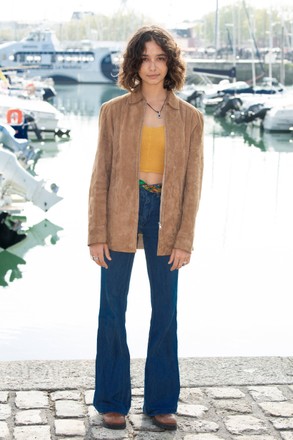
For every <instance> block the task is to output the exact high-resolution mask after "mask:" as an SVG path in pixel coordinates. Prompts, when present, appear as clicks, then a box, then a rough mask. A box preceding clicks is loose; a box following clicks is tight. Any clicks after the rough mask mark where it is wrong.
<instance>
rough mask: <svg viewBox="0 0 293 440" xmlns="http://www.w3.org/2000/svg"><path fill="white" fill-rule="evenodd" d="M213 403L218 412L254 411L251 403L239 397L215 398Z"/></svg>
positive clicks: (244, 412) (243, 412)
mask: <svg viewBox="0 0 293 440" xmlns="http://www.w3.org/2000/svg"><path fill="white" fill-rule="evenodd" d="M213 405H214V407H215V409H216V411H217V413H222V414H223V413H226V412H227V413H236V414H237V413H242V414H249V413H251V412H252V408H251V405H250V404H249V403H247V402H245V401H243V400H237V399H228V400H226V399H220V400H215V401H214V402H213Z"/></svg>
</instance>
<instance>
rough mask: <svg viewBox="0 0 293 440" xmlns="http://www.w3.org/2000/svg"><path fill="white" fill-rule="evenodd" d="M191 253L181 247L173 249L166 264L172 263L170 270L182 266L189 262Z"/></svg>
mask: <svg viewBox="0 0 293 440" xmlns="http://www.w3.org/2000/svg"><path fill="white" fill-rule="evenodd" d="M190 258H191V253H190V252H186V251H183V250H182V249H173V251H172V253H171V256H170V260H169V262H168V264H172V266H171V269H170V270H176V269H181V267H182V266H185V265H186V264H188V263H190Z"/></svg>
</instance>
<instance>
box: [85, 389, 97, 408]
mask: <svg viewBox="0 0 293 440" xmlns="http://www.w3.org/2000/svg"><path fill="white" fill-rule="evenodd" d="M94 393H95V392H94V390H86V391H85V393H84V400H85V403H86V404H87V405H92V404H93V401H94Z"/></svg>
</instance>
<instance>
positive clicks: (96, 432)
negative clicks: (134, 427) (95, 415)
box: [91, 427, 129, 440]
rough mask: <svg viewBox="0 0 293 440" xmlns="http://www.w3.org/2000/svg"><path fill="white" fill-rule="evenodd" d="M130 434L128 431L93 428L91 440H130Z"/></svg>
mask: <svg viewBox="0 0 293 440" xmlns="http://www.w3.org/2000/svg"><path fill="white" fill-rule="evenodd" d="M128 438H129V437H128V432H127V430H126V429H119V430H116V431H115V430H114V429H107V428H97V427H93V429H92V433H91V440H97V439H102V440H108V439H109V440H126V439H128Z"/></svg>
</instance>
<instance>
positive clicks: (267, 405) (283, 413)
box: [259, 402, 293, 417]
mask: <svg viewBox="0 0 293 440" xmlns="http://www.w3.org/2000/svg"><path fill="white" fill-rule="evenodd" d="M259 406H260V407H261V408H262V410H263V411H264V413H265V414H266V415H270V416H276V417H293V402H263V403H259Z"/></svg>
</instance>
